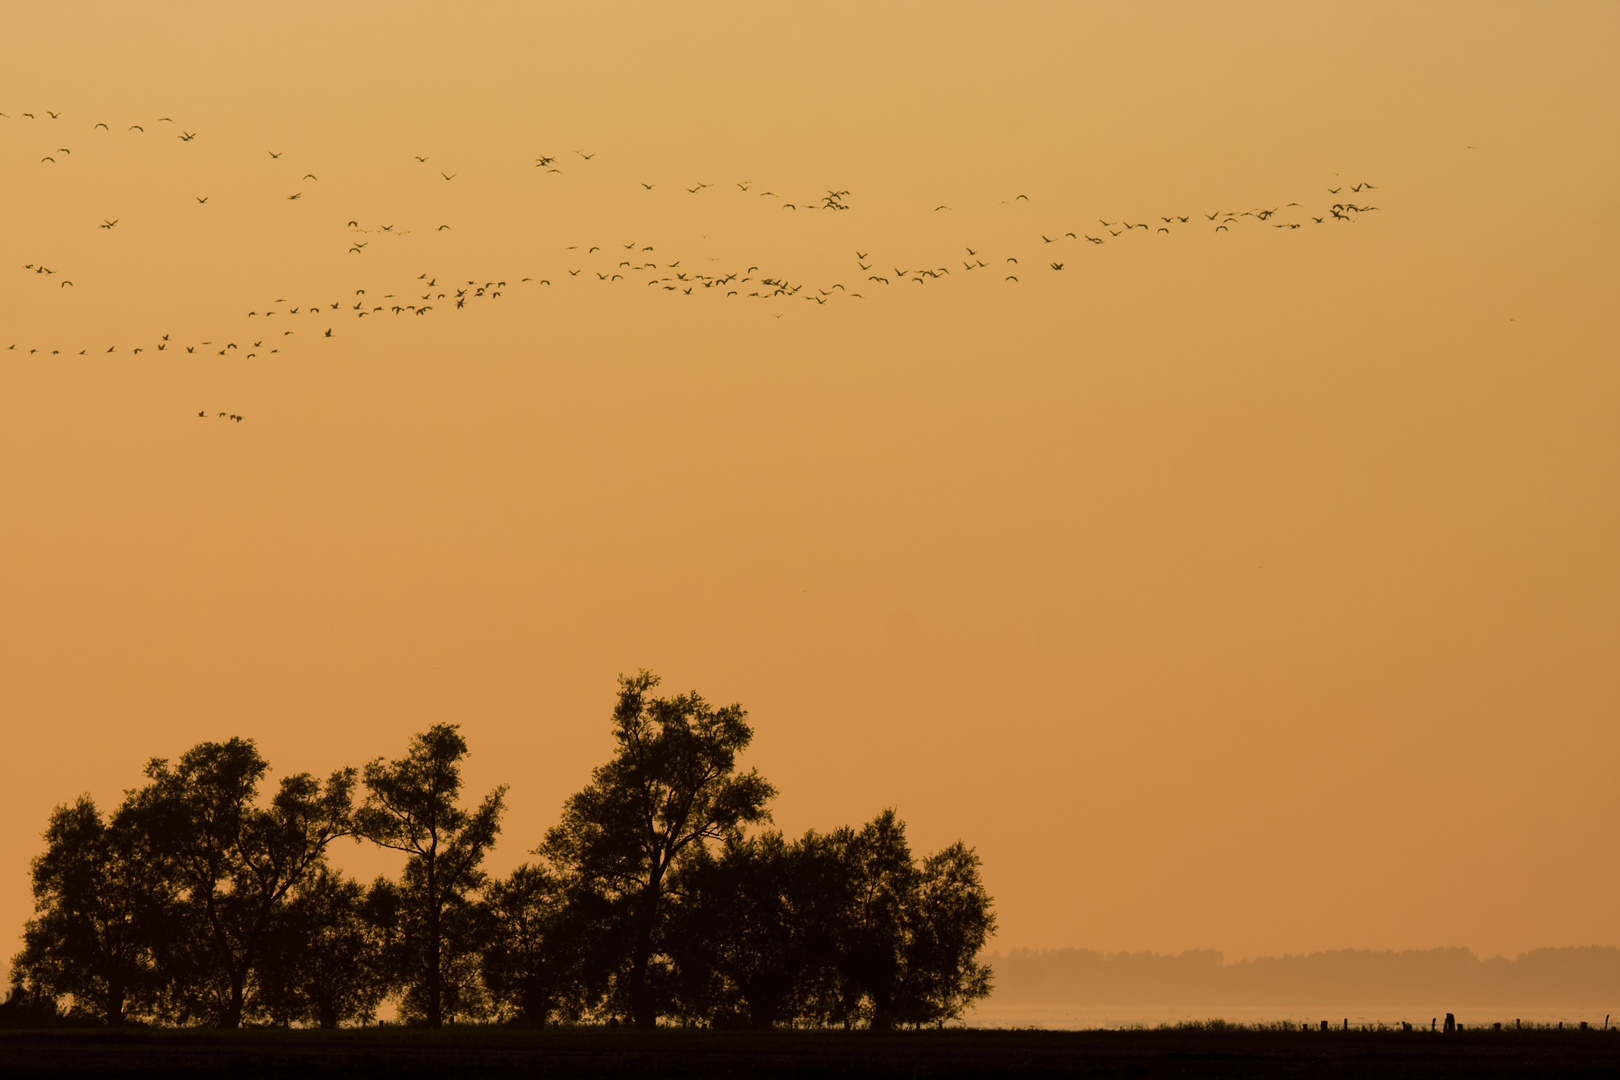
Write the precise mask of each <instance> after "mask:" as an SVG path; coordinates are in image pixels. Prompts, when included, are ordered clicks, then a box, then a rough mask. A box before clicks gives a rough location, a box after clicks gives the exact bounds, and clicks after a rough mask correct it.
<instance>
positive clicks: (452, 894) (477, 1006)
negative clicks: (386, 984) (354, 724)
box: [355, 724, 506, 1027]
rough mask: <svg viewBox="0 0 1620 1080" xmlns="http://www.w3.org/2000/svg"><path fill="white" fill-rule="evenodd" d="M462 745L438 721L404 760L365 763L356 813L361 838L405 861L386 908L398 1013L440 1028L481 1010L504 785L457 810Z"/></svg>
mask: <svg viewBox="0 0 1620 1080" xmlns="http://www.w3.org/2000/svg"><path fill="white" fill-rule="evenodd" d="M466 756H467V742H466V740H465V739H463V738H462V737H461V733H460V730H459V729H458V727H457V725H455V724H435V725H434V726H433V727H432V728H430V729H428V730H427V731H426V732H423V733H422V734H420V735H417V736H416V737H415V738H413V739H412V740H411V744H410V747H409V749H408V750H407V752H406V755H405V756H404V757H403V758H400V759H399V760H397V761H387V762H385V761H384V760H383V759H382V758H378V759H377V760H375V761H373V762H371V763H370V764H369V765H367V766H366V770H365V779H366V788H367V795H366V800H365V803H364V805H362V806H361V807H360V809H359V811H357V812H356V814H355V821H356V824H357V827H358V829H359V832H360V834H361V835H363V836H365V837H366V838H368V839H370V840H371V841H372V842H374V843H376V844H379V845H381V846H382V847H385V848H391V849H393V850H395V851H401V852H404V853H405V854H406V855H407V856H408V858H407V859H406V862H405V873H404V875H403V879H402V881H401V882H400V884H399V886H398V887H397V896H395V897H394V898H392V899H379V904H380V905H381V906H382V907H385V908H387V909H388V910H391V911H392V912H393V915H394V922H393V925H392V927H391V929H392V933H391V936H390V941H391V944H392V949H391V953H392V955H393V956H394V957H395V959H396V974H397V976H398V977H399V978H400V979H401V981H403V982H404V984H405V986H406V995H405V1001H404V1005H403V1009H404V1012H405V1013H406V1014H407V1015H410V1016H419V1017H420V1018H421V1019H422V1020H423V1022H425V1023H426V1024H427V1025H428V1026H429V1027H439V1026H440V1025H442V1024H443V1023H444V1022H445V1020H446V1019H450V1018H454V1017H456V1016H467V1017H477V1016H481V1015H482V1014H483V1012H484V1008H485V1006H484V1002H483V998H482V994H481V989H482V988H481V987H480V986H479V985H478V980H477V978H476V975H477V971H476V966H477V965H476V956H477V952H478V949H479V946H480V944H481V934H482V929H483V926H482V919H483V913H482V911H481V910H480V909H479V906H478V904H477V902H476V893H477V891H478V890H479V889H480V888H482V887H483V885H484V882H485V875H484V872H483V870H482V869H481V864H482V863H483V860H484V856H486V855H487V854H488V853H489V850H490V848H491V847H493V846H494V843H495V837H496V835H497V834H498V833H499V832H500V821H501V812H502V809H503V805H504V799H505V796H506V788H505V787H504V786H502V787H498V788H496V789H495V790H494V791H492V792H490V793H489V794H488V795H487V796H485V797H484V801H483V802H482V803H480V804H479V805H478V806H477V807H476V808H475V809H472V810H464V809H462V808H461V807H460V806H459V805H458V802H459V797H460V794H461V763H462V760H463V759H464V758H465V757H466Z"/></svg>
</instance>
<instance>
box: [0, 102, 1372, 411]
mask: <svg viewBox="0 0 1620 1080" xmlns="http://www.w3.org/2000/svg"><path fill="white" fill-rule="evenodd" d="M13 120H15V121H19V122H21V121H31V122H34V123H38V124H41V125H42V126H45V125H49V126H50V127H51V129H52V131H51V133H52V134H55V133H56V131H57V130H65V129H66V128H67V125H66V124H63V126H62V128H61V129H57V128H56V124H58V123H61V122H62V120H63V116H62V113H60V112H58V111H50V110H46V111H45V114H44V117H43V118H42V117H40V116H39V115H37V114H35V113H32V112H22V113H18V114H16V115H15V116H12V115H8V114H7V113H5V112H0V122H4V121H13ZM164 125H168V127H165V126H164ZM15 130H16V129H13V132H15ZM4 131H5V129H4V128H3V127H0V133H3V132H4ZM113 132H114V126H113V125H112V124H109V123H107V122H106V121H100V120H98V121H96V122H95V123H93V124H92V125H90V126H89V128H88V129H87V131H84V132H83V133H84V134H88V135H90V136H91V137H93V138H104V137H107V136H111V135H112V134H113ZM153 133H167V134H170V135H171V136H172V137H173V138H174V139H175V140H176V141H177V142H179V143H181V144H190V143H192V142H194V141H195V140H196V139H197V138H198V137H199V133H198V132H196V131H188V130H186V129H185V128H184V127H183V126H182V125H180V124H178V123H177V122H176V121H175V120H173V119H172V118H170V117H167V116H164V117H158V118H157V119H155V120H153V121H150V122H149V124H143V123H134V124H129V125H125V126H124V130H123V132H122V134H124V135H126V136H132V137H151V135H152V134H153ZM70 141H72V140H71V139H69V138H65V137H62V138H51V139H48V140H46V142H47V143H54V142H70ZM72 154H73V147H71V146H58V147H56V148H55V149H54V150H53V151H52V152H49V153H45V154H43V155H42V156H41V157H40V160H39V165H40V166H41V167H60V166H62V165H63V164H64V163H66V162H68V161H71V160H72ZM266 154H267V155H268V157H269V159H270V160H271V161H279V160H280V159H281V157H282V151H278V150H268V149H267V150H266ZM596 156H597V153H596V152H595V151H586V150H583V149H576V150H573V151H571V154H570V156H568V157H566V158H565V157H562V156H560V155H557V154H542V155H539V156H538V157H536V158H535V159H534V161H533V167H534V168H535V169H539V170H543V173H544V175H561V174H563V173H564V172H565V169H564V167H563V166H564V165H565V164H566V165H568V166H569V168H582V169H588V168H589V167H590V163H591V162H592V161H593V159H595V158H596ZM412 157H413V158H414V163H413V167H416V168H421V169H423V170H432V172H429V173H427V175H430V176H431V175H432V174H433V173H434V172H436V179H437V180H438V182H439V183H445V184H448V183H453V182H454V181H455V180H456V178H457V177H458V176H460V175H461V172H460V170H459V169H458V170H457V171H454V172H447V171H444V170H443V169H440V168H439V167H438V166H437V165H432V164H430V161H431V156H430V155H412ZM289 175H290V174H289ZM319 183H320V179H319V177H318V175H317V174H316V173H315V172H313V171H308V172H304V173H302V174H301V176H300V177H299V179H298V180H297V182H296V187H297V190H294V191H290V192H288V193H287V194H286V195H285V197H284V198H285V200H286V201H292V202H297V201H300V200H302V199H303V198H304V195H305V193H306V191H309V190H310V187H309V185H313V184H319ZM638 184H639V189H640V191H641V192H642V193H643V194H645V193H647V192H651V191H653V190H654V189H655V188H657V187H659V186H660V185H659V183H658V182H654V181H638ZM289 186H295V185H289ZM718 186H720V185H717V184H715V183H712V182H707V181H695V182H694V183H693V184H692V185H691V186H687V185H685V184H682V185H680V188H681V190H683V191H684V192H685V193H686V194H687V195H688V196H693V197H696V196H702V195H704V194H705V193H709V192H711V189H715V188H717V187H718ZM731 186H732V187H733V188H734V189H735V191H736V192H738V193H739V194H740V195H741V196H746V197H748V198H750V199H774V200H776V203H777V205H779V206H780V208H781V209H782V210H785V211H790V212H795V213H803V212H831V213H840V212H844V211H848V210H850V209H851V203H850V195H851V193H850V192H849V191H848V190H841V189H828V190H826V191H825V192H823V193H822V194H820V195H817V196H814V197H812V198H801V197H792V198H784V197H783V196H781V195H779V194H777V193H776V192H775V191H772V190H768V189H763V188H760V189H759V190H756V188H759V185H757V184H755V183H754V182H753V181H750V180H742V181H736V182H734V184H733V185H731ZM1375 190H1376V186H1375V185H1373V184H1371V183H1367V182H1365V181H1362V182H1358V183H1353V184H1350V183H1345V184H1340V185H1338V186H1334V187H1330V188H1328V189H1327V194H1328V195H1329V196H1330V197H1332V198H1333V199H1334V201H1332V202H1331V203H1326V204H1325V205H1323V206H1321V207H1320V211H1319V212H1313V211H1312V210H1311V209H1308V208H1306V207H1305V206H1303V205H1302V204H1301V203H1299V202H1288V203H1285V204H1279V205H1276V206H1271V207H1249V208H1245V209H1231V210H1214V211H1189V212H1187V213H1181V212H1176V213H1170V214H1156V215H1153V216H1150V217H1141V218H1136V217H1115V218H1114V219H1113V220H1109V219H1108V218H1104V217H1098V218H1096V219H1095V221H1096V224H1095V225H1090V224H1081V223H1066V224H1065V225H1064V226H1059V227H1057V228H1051V229H1050V230H1049V231H1050V232H1051V233H1052V235H1048V233H1047V232H1045V231H1034V230H1032V231H1031V234H1030V235H1028V236H1027V237H1026V240H1025V241H1024V242H1023V243H1022V244H1021V245H1020V246H1019V247H1018V248H1017V249H1015V251H1014V252H1012V253H1009V252H1008V251H1006V250H998V251H995V252H993V253H992V252H991V251H990V249H989V245H986V244H963V245H962V248H961V252H960V253H959V254H958V255H957V256H956V257H955V258H954V259H953V260H951V261H950V262H947V263H941V262H940V261H939V260H938V259H937V258H935V259H930V260H927V262H926V263H925V264H919V263H918V262H917V261H916V260H915V259H909V258H908V259H905V260H901V262H903V263H904V264H905V265H900V264H899V263H898V262H897V261H896V260H894V259H893V258H892V257H891V258H887V259H885V260H883V261H879V260H878V258H876V257H875V254H874V253H873V252H872V251H871V250H866V251H861V250H856V251H854V252H852V254H853V256H854V258H853V260H852V263H851V264H850V266H851V268H850V270H849V272H848V274H847V276H845V277H844V279H842V280H836V281H826V282H821V283H816V284H812V283H809V282H806V281H804V280H795V279H794V277H793V276H791V275H790V274H789V273H787V272H784V271H781V270H772V269H766V268H762V264H763V263H764V261H765V260H760V261H759V262H758V263H754V262H750V263H748V264H747V265H737V266H734V267H714V266H708V265H705V266H702V267H699V266H695V265H693V260H692V258H691V256H690V255H687V256H685V257H672V256H671V253H666V252H664V251H662V250H660V249H659V247H658V246H657V245H655V244H651V243H643V242H639V241H637V240H630V241H627V242H626V241H604V242H602V243H591V244H570V245H567V246H566V247H564V248H563V249H562V251H561V252H560V253H559V255H560V257H559V258H558V260H557V264H556V266H555V267H554V269H552V270H551V271H550V272H549V274H548V276H541V273H542V271H535V272H532V273H529V274H525V275H523V276H521V277H518V276H514V277H512V278H502V277H488V278H482V279H480V278H466V277H462V276H460V275H452V274H449V273H435V272H433V271H424V272H422V273H421V274H419V275H417V277H416V278H415V280H414V281H409V280H406V281H402V282H396V283H395V284H394V285H393V286H392V287H388V286H384V287H385V288H389V290H390V291H387V292H384V291H382V290H381V289H373V290H368V289H367V288H364V287H357V288H355V289H354V291H353V293H352V295H347V296H338V297H335V298H334V297H332V296H330V295H328V296H324V297H320V298H318V299H314V300H311V299H308V296H307V294H306V297H305V299H304V300H303V301H299V300H297V299H296V298H294V297H292V295H291V294H290V293H289V294H285V295H283V296H281V297H278V298H276V299H275V300H273V301H269V300H267V301H264V302H262V303H259V304H257V305H254V306H252V307H251V308H250V309H249V310H248V311H246V312H244V313H243V317H244V318H245V320H247V322H246V323H245V326H246V329H245V330H243V331H241V332H231V333H225V334H221V335H216V336H210V337H206V338H204V337H201V336H200V335H198V336H192V337H191V338H189V340H187V341H184V342H182V341H181V340H180V339H179V338H178V337H176V336H175V335H174V334H173V333H172V332H171V333H164V334H162V335H160V336H158V337H155V338H153V339H151V340H146V341H143V342H141V343H140V344H130V343H124V344H123V347H122V349H120V345H119V344H118V343H113V344H108V345H106V347H105V348H104V349H103V348H102V347H101V346H99V345H94V346H92V345H88V344H82V343H80V347H73V346H65V345H62V344H59V343H53V344H52V345H39V344H26V343H23V342H16V341H13V342H11V343H9V344H8V345H7V346H6V348H5V351H6V352H9V353H13V354H19V355H28V356H64V355H67V356H88V355H90V354H91V353H92V352H94V353H96V354H99V355H117V354H119V353H120V352H122V353H123V354H126V355H129V356H131V357H134V356H140V355H142V354H146V353H151V354H157V353H171V352H172V353H174V354H178V355H193V354H197V353H198V352H199V351H201V352H202V354H203V355H210V354H212V355H215V356H218V357H225V358H236V359H243V360H254V359H268V358H269V357H272V356H275V355H277V354H279V353H280V352H281V348H282V346H283V345H284V344H288V342H287V340H286V339H288V338H290V337H293V336H294V335H295V334H296V333H297V331H296V330H294V329H282V328H281V326H284V325H285V320H288V319H294V318H296V319H297V320H298V322H299V323H300V324H301V325H304V324H308V323H311V322H313V323H314V324H315V326H314V327H312V328H311V330H310V332H309V334H308V336H311V337H314V338H316V339H317V340H326V339H331V338H332V337H333V336H334V332H335V330H336V326H337V322H338V320H340V319H350V320H356V321H358V320H364V319H367V318H372V319H375V318H379V317H383V318H387V317H394V318H398V317H410V318H420V317H423V316H428V315H431V314H437V313H440V312H446V313H458V312H460V313H464V312H467V311H469V310H472V309H475V308H477V307H479V306H481V305H483V304H486V303H492V302H494V301H496V300H499V299H501V298H502V297H503V296H507V295H509V294H512V293H515V292H517V291H519V290H523V291H530V292H532V291H535V290H540V289H553V288H562V287H566V286H570V285H576V284H590V285H594V286H598V287H635V288H638V289H640V290H643V291H647V290H650V291H652V292H653V293H654V294H656V295H661V296H671V297H694V296H702V295H711V296H714V297H716V298H718V299H722V300H725V301H731V302H738V303H744V304H748V303H763V304H767V305H777V306H780V305H782V304H783V303H787V302H803V303H808V304H814V305H816V306H817V307H821V306H825V305H827V304H829V303H834V302H844V301H867V300H870V299H875V298H876V297H878V296H880V295H882V294H884V293H886V292H888V291H890V290H892V289H894V288H896V287H901V286H905V285H920V286H928V285H937V284H942V283H944V282H946V281H947V280H950V279H953V278H966V277H970V276H975V275H977V276H980V277H986V278H990V279H999V281H1000V283H1001V284H1002V285H1003V286H1006V287H1011V286H1015V285H1018V284H1020V283H1021V282H1023V281H1025V280H1026V279H1027V278H1028V277H1029V275H1031V274H1043V273H1044V274H1052V273H1062V272H1064V271H1065V270H1067V269H1068V268H1070V267H1071V266H1072V265H1074V264H1075V261H1076V259H1078V258H1081V257H1082V255H1081V253H1082V252H1083V251H1088V250H1091V249H1094V248H1099V247H1104V246H1109V245H1117V244H1121V243H1142V242H1146V241H1153V240H1156V239H1157V240H1162V239H1163V238H1166V237H1169V236H1172V235H1174V234H1175V233H1178V232H1183V231H1189V230H1194V229H1197V230H1205V231H1209V232H1213V233H1215V234H1221V233H1230V232H1231V231H1232V230H1234V229H1240V228H1241V229H1271V230H1280V231H1282V232H1284V233H1291V232H1294V231H1298V230H1301V229H1314V228H1319V227H1337V226H1343V225H1350V224H1354V223H1356V222H1357V221H1358V220H1359V219H1360V218H1361V216H1362V215H1365V214H1369V213H1373V212H1376V211H1377V210H1378V209H1379V208H1378V207H1377V206H1375V205H1371V204H1370V200H1371V197H1372V196H1371V193H1372V192H1373V191H1375ZM189 197H190V198H191V199H192V200H194V205H195V207H197V208H198V211H199V212H206V211H205V210H203V209H202V208H205V207H209V206H210V205H211V204H210V199H211V198H212V196H211V195H210V194H195V193H193V194H191V195H190V196H189ZM1002 202H1004V203H1009V204H1018V203H1024V204H1028V203H1030V202H1031V200H1030V197H1029V196H1028V195H1024V194H1020V195H1016V196H1014V197H1012V198H1010V199H1005V200H1002ZM932 212H933V213H935V214H941V215H949V214H950V213H951V212H952V207H950V206H949V205H946V204H939V205H937V206H935V207H933V210H932ZM123 221H124V215H123V214H122V213H121V214H120V215H119V216H115V217H101V218H100V220H99V222H87V223H86V224H87V226H89V225H92V224H93V225H94V227H96V228H99V229H102V230H106V231H108V232H111V231H113V230H115V229H118V228H119V227H120V224H121V223H122V222H123ZM344 230H345V232H346V234H347V237H348V239H347V240H346V241H345V243H346V244H347V254H348V255H351V256H357V257H359V258H360V259H364V257H365V256H366V255H367V254H368V253H369V249H370V247H371V245H372V243H374V242H375V241H376V240H377V239H378V238H387V239H388V240H398V239H401V238H403V237H406V236H409V235H411V234H412V233H413V232H414V231H415V230H413V229H411V228H407V227H403V226H402V225H401V223H399V222H394V221H391V222H375V223H368V224H362V223H361V221H360V220H359V219H358V218H351V219H349V220H348V222H347V224H346V225H345V226H344ZM452 230H453V226H452V225H450V224H449V223H440V224H437V225H436V226H435V227H433V228H432V229H431V232H433V233H442V232H446V231H452ZM357 261H358V260H357ZM705 261H706V262H717V261H719V260H718V259H717V258H714V257H709V258H707V259H706V260H705ZM936 263H938V264H937V265H936ZM362 265H363V263H362ZM22 270H23V272H25V273H27V274H30V275H33V276H34V277H36V278H41V279H44V280H46V281H49V282H51V283H53V284H54V285H55V287H56V288H57V289H66V288H75V289H77V288H78V286H77V285H76V284H75V282H74V280H73V279H71V278H69V277H67V276H66V275H65V274H62V273H59V271H58V270H57V269H56V267H54V266H52V265H47V263H46V262H44V261H34V262H28V263H25V264H22ZM81 276H82V275H81ZM441 282H442V283H441ZM775 314H776V317H777V318H780V317H781V314H782V312H781V311H778V312H775ZM272 319H274V320H276V323H278V324H280V325H276V324H273V323H272V322H271V320H272ZM197 415H198V417H200V418H204V419H208V418H213V419H223V420H226V421H228V422H235V423H241V422H242V419H243V418H242V416H240V415H238V414H236V413H232V412H217V413H214V414H212V416H211V414H210V410H207V409H204V410H201V411H199V412H198V413H197Z"/></svg>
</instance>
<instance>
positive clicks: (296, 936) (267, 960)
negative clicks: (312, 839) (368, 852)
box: [255, 866, 388, 1028]
mask: <svg viewBox="0 0 1620 1080" xmlns="http://www.w3.org/2000/svg"><path fill="white" fill-rule="evenodd" d="M367 900H368V895H367V892H366V890H365V889H364V888H363V887H362V886H361V885H360V883H359V882H357V881H353V880H351V879H349V878H346V877H344V876H343V875H341V874H339V873H337V872H336V871H333V870H332V869H330V868H329V867H325V866H322V867H320V868H319V869H318V870H317V871H316V872H315V873H314V874H312V875H311V876H310V877H308V878H307V879H305V881H304V882H303V884H301V885H300V886H299V887H298V889H297V890H296V891H295V892H294V893H293V896H292V899H291V901H290V902H289V903H287V904H286V905H284V906H283V908H282V909H281V911H280V912H279V914H278V917H277V919H276V922H275V925H274V927H273V928H272V930H271V933H270V936H269V941H268V943H267V946H266V949H265V956H264V959H263V960H262V961H261V962H260V965H259V971H258V974H257V977H256V979H255V982H256V984H257V994H256V995H255V996H256V998H257V1004H258V1006H259V1011H260V1012H262V1014H263V1015H265V1016H266V1017H267V1018H269V1019H270V1020H271V1021H272V1022H274V1023H277V1024H281V1025H283V1026H287V1025H291V1024H295V1023H302V1024H316V1025H319V1026H320V1027H323V1028H335V1027H337V1026H338V1025H339V1024H340V1023H342V1022H344V1021H348V1020H365V1019H370V1018H371V1017H372V1016H373V1015H374V1014H375V1013H376V1011H377V1006H378V1004H380V1003H381V1001H382V999H383V996H384V995H385V994H386V993H387V991H388V977H387V970H386V966H385V958H384V955H383V946H382V941H381V935H380V933H379V928H378V927H377V926H376V925H375V922H374V920H373V919H371V918H369V916H370V915H371V910H370V908H369V907H368V904H367Z"/></svg>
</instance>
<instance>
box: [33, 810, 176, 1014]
mask: <svg viewBox="0 0 1620 1080" xmlns="http://www.w3.org/2000/svg"><path fill="white" fill-rule="evenodd" d="M32 876H33V889H34V909H35V917H34V918H33V919H31V920H30V921H29V922H28V925H27V926H26V927H25V928H24V931H23V951H22V953H21V955H19V956H18V957H17V960H16V963H15V965H14V973H15V974H16V975H17V976H18V977H20V978H23V979H26V980H27V981H28V982H29V983H31V984H32V985H33V986H34V987H35V988H36V990H38V991H41V992H43V993H44V994H47V995H49V996H50V997H53V998H57V997H71V998H72V999H73V1001H74V1003H75V1006H76V1011H78V1012H80V1013H83V1014H87V1015H90V1016H94V1017H96V1018H97V1019H100V1020H101V1021H103V1022H104V1023H106V1024H109V1025H114V1026H116V1025H118V1024H122V1023H123V1022H124V1019H125V1016H126V1012H127V1010H129V1009H131V1008H134V1009H135V1010H137V1011H144V1010H145V1009H147V1008H149V1007H150V1006H151V1004H152V1001H153V998H154V996H155V994H156V992H157V989H158V984H159V979H160V961H161V959H162V957H163V953H164V951H165V949H164V946H165V938H166V936H167V935H168V934H169V932H170V923H171V919H170V915H171V913H172V909H173V906H174V902H175V889H174V887H173V886H172V884H171V883H170V881H169V879H168V878H167V876H166V875H165V873H164V868H163V865H162V863H161V862H160V861H159V859H158V856H157V853H156V852H154V851H153V850H152V844H151V837H150V835H149V834H148V833H147V832H145V831H144V830H142V829H140V828H137V827H136V826H135V824H134V823H133V822H132V821H131V819H130V815H129V813H128V812H127V811H125V812H120V813H119V814H117V815H115V816H114V817H113V818H112V820H110V821H103V820H102V817H101V813H100V812H99V811H98V810H97V809H96V804H95V803H94V802H93V801H92V800H91V798H90V797H89V796H88V795H84V796H81V797H80V798H79V800H78V801H77V802H75V803H73V804H72V805H71V806H59V807H57V808H56V810H55V811H54V812H52V814H51V820H50V825H49V826H48V827H47V828H46V830H45V852H44V854H42V855H40V856H39V858H37V859H35V860H34V865H33V875H32Z"/></svg>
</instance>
